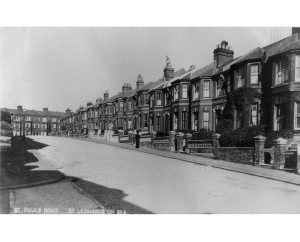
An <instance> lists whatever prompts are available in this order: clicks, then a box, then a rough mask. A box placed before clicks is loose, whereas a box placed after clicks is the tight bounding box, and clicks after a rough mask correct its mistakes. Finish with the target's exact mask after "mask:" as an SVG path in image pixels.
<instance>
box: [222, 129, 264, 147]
mask: <svg viewBox="0 0 300 242" xmlns="http://www.w3.org/2000/svg"><path fill="white" fill-rule="evenodd" d="M264 131H265V127H264V126H263V125H256V126H250V127H244V128H240V129H235V130H230V131H228V132H225V133H223V134H221V137H220V146H221V147H253V146H254V140H253V138H254V137H255V136H258V135H264V133H265V132H264Z"/></svg>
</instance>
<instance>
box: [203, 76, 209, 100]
mask: <svg viewBox="0 0 300 242" xmlns="http://www.w3.org/2000/svg"><path fill="white" fill-rule="evenodd" d="M209 86H210V85H209V80H205V81H204V82H203V98H209V96H210V93H209Z"/></svg>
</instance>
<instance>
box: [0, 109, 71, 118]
mask: <svg viewBox="0 0 300 242" xmlns="http://www.w3.org/2000/svg"><path fill="white" fill-rule="evenodd" d="M1 110H3V111H6V112H8V113H12V114H14V115H21V114H22V111H20V110H18V109H11V108H1ZM25 114H27V115H32V116H43V117H45V116H47V117H48V116H50V117H51V116H55V117H68V114H67V113H64V112H58V111H48V112H43V111H38V110H33V109H32V110H27V109H26V111H25Z"/></svg>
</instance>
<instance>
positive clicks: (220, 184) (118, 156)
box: [32, 136, 300, 214]
mask: <svg viewBox="0 0 300 242" xmlns="http://www.w3.org/2000/svg"><path fill="white" fill-rule="evenodd" d="M32 138H33V139H34V140H35V141H37V142H41V143H44V144H47V145H48V146H47V147H44V148H42V149H40V150H38V152H39V153H40V154H42V155H43V156H44V157H45V158H46V159H47V160H48V161H49V162H51V163H52V164H53V165H54V166H55V167H56V168H57V169H58V170H60V171H61V172H63V173H64V174H66V175H67V176H71V177H75V178H76V179H74V183H76V185H78V186H79V187H80V188H82V189H83V190H84V191H86V192H87V193H89V194H90V195H91V196H92V197H93V198H95V199H96V200H97V201H98V202H99V203H101V204H102V205H103V206H104V207H106V208H109V209H124V210H126V212H127V213H162V214H167V213H193V214H197V213H213V214H215V213H230V214H232V213H299V212H300V205H299V204H300V203H299V201H300V186H296V185H292V184H287V183H283V182H279V181H274V180H270V179H265V178H261V177H256V176H250V175H247V174H241V173H237V172H232V171H227V170H222V169H218V168H212V167H209V166H201V165H197V164H192V163H187V162H183V161H180V160H176V159H171V158H166V157H160V156H155V155H151V154H146V153H142V152H138V151H132V150H127V149H122V148H117V147H113V146H109V145H104V144H98V143H93V142H86V141H82V140H76V139H68V138H61V137H50V136H33V137H32ZM203 159H205V158H203Z"/></svg>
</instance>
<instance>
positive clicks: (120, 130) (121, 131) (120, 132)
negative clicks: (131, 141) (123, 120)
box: [118, 129, 124, 143]
mask: <svg viewBox="0 0 300 242" xmlns="http://www.w3.org/2000/svg"><path fill="white" fill-rule="evenodd" d="M118 133H119V143H120V140H121V136H122V135H124V130H122V129H119V130H118Z"/></svg>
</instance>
